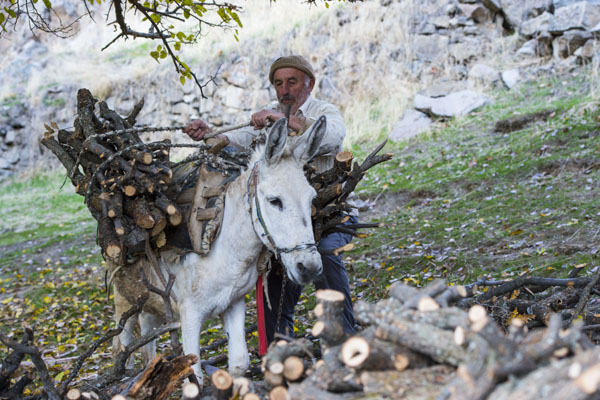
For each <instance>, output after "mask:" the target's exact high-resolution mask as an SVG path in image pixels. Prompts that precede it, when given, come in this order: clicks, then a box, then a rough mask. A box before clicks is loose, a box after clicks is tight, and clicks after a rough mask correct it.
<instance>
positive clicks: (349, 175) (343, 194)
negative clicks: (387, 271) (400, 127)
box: [307, 141, 393, 241]
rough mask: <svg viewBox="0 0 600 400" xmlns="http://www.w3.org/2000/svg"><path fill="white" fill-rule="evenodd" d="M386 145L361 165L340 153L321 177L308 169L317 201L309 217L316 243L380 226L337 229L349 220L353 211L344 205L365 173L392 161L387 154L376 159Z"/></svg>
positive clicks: (376, 150)
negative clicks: (330, 234)
mask: <svg viewBox="0 0 600 400" xmlns="http://www.w3.org/2000/svg"><path fill="white" fill-rule="evenodd" d="M385 143H386V142H385V141H384V142H383V143H381V144H380V145H379V146H377V147H376V148H375V150H373V151H372V152H371V154H369V155H368V156H367V158H366V159H365V160H364V161H363V162H362V164H358V162H356V161H355V162H354V164H353V161H354V159H353V155H352V153H350V152H349V151H342V152H340V153H338V154H337V155H336V157H335V162H334V166H333V168H331V169H329V170H327V171H325V172H322V173H320V174H314V171H313V170H312V169H311V168H308V169H307V178H308V181H309V182H310V183H311V185H312V186H313V187H314V188H315V190H316V191H317V197H316V198H315V200H314V201H313V216H312V221H313V231H314V233H315V240H316V241H319V239H320V238H321V236H322V235H323V234H325V233H328V232H335V231H340V232H345V233H349V234H351V235H354V236H356V235H358V232H357V229H360V228H369V227H377V226H379V225H378V224H346V225H344V226H343V227H341V226H340V225H341V224H343V223H345V222H347V221H348V220H349V218H350V217H349V216H348V213H349V212H351V211H352V207H351V206H350V205H349V204H348V203H347V200H348V196H350V194H351V193H352V192H353V191H354V189H355V188H356V185H357V184H358V182H360V180H361V179H362V178H363V177H364V176H365V173H366V172H367V170H369V168H371V167H373V166H375V165H377V164H379V163H382V162H385V161H388V160H389V159H391V158H392V156H393V154H390V153H386V154H383V155H377V153H379V152H380V151H381V149H383V146H384V145H385Z"/></svg>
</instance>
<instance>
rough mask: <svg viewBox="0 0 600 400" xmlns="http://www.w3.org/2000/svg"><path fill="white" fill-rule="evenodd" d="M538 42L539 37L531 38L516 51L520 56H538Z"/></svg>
mask: <svg viewBox="0 0 600 400" xmlns="http://www.w3.org/2000/svg"><path fill="white" fill-rule="evenodd" d="M537 48H538V42H537V39H531V40H528V41H526V42H525V43H523V45H522V46H521V48H520V49H519V50H517V52H516V53H515V55H516V56H518V57H528V58H529V57H537V56H538V53H537Z"/></svg>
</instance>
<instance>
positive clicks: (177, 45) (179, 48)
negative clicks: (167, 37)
mask: <svg viewBox="0 0 600 400" xmlns="http://www.w3.org/2000/svg"><path fill="white" fill-rule="evenodd" d="M173 47H174V48H175V50H177V51H179V50H181V42H175V44H174V45H173Z"/></svg>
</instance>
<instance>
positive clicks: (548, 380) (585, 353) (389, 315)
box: [262, 280, 600, 400]
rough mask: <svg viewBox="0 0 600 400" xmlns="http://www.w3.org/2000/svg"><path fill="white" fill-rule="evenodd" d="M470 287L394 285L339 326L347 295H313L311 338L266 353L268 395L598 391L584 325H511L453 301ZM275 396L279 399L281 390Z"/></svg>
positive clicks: (514, 395) (559, 395) (525, 395)
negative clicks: (354, 329) (350, 323)
mask: <svg viewBox="0 0 600 400" xmlns="http://www.w3.org/2000/svg"><path fill="white" fill-rule="evenodd" d="M469 295H471V293H470V291H469V290H468V289H467V288H465V287H462V286H446V284H445V283H444V282H443V281H441V280H435V281H433V282H432V283H431V284H430V285H429V286H427V287H425V288H423V289H416V288H414V287H411V286H408V285H405V284H404V283H396V284H394V285H393V286H392V287H391V288H390V298H388V299H385V300H382V301H380V302H378V303H376V304H372V303H367V302H362V301H359V302H357V303H356V304H355V307H354V309H355V316H356V319H357V321H359V322H360V324H361V325H362V326H363V327H364V329H363V330H362V331H360V332H358V333H356V334H354V335H351V336H349V335H347V334H346V333H344V332H343V330H342V329H340V327H341V321H340V318H341V315H342V313H341V311H340V310H339V303H340V302H342V301H343V296H342V295H341V293H338V292H334V291H330V290H325V291H318V292H317V293H316V297H317V302H318V303H317V306H316V307H315V315H316V316H317V318H318V321H317V323H316V324H315V325H314V327H313V330H312V333H313V335H314V336H316V337H318V338H319V340H320V345H321V348H320V350H321V352H322V354H321V359H318V360H317V359H316V358H315V357H314V354H318V353H319V349H314V348H313V343H312V342H310V341H308V340H306V339H295V340H293V341H291V342H289V343H288V342H278V343H276V344H272V345H271V347H270V348H269V352H268V353H267V355H266V356H265V358H264V359H263V364H262V367H263V370H264V374H265V382H266V383H267V384H268V386H270V387H271V392H270V393H271V394H270V397H269V398H280V397H277V396H279V395H278V393H285V396H283V397H281V398H289V399H354V398H364V397H369V396H374V397H377V398H398V399H400V398H402V399H423V398H439V399H467V400H470V399H478V400H480V399H481V400H482V399H538V398H548V399H564V398H569V399H570V400H571V399H592V398H596V397H594V396H597V394H598V393H600V392H599V390H600V372H599V371H600V350H599V349H598V348H596V346H594V345H593V344H592V343H591V342H590V340H589V339H588V338H587V336H586V335H585V333H584V330H583V329H582V328H583V322H582V321H576V323H574V324H573V325H572V326H571V328H570V329H567V330H564V329H563V322H562V318H561V316H560V315H559V314H556V313H554V314H551V316H550V317H549V318H548V326H547V327H545V328H544V329H538V330H532V331H531V332H530V331H529V330H528V328H527V326H526V324H525V322H524V320H523V319H520V318H514V319H512V322H511V323H510V325H509V326H508V327H507V329H506V331H505V330H504V329H502V328H501V327H500V325H498V324H497V323H496V322H495V321H494V319H493V318H492V317H491V315H490V314H489V313H488V312H487V310H486V309H485V307H483V306H482V305H479V304H475V305H472V306H470V308H469V309H468V310H464V309H462V308H459V307H457V306H456V304H457V303H458V302H460V301H463V300H464V299H465V298H466V297H467V296H469ZM276 395H277V396H276Z"/></svg>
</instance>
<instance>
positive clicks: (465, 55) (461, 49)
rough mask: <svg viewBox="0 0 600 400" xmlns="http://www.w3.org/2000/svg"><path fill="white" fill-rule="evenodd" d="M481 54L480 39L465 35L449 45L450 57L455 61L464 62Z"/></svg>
mask: <svg viewBox="0 0 600 400" xmlns="http://www.w3.org/2000/svg"><path fill="white" fill-rule="evenodd" d="M481 54H482V46H481V39H477V38H471V37H465V38H463V39H462V40H461V41H460V42H459V43H454V44H451V45H450V57H452V58H453V59H454V62H456V63H466V62H468V61H470V60H471V59H473V58H477V57H478V56H480V55H481Z"/></svg>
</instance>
